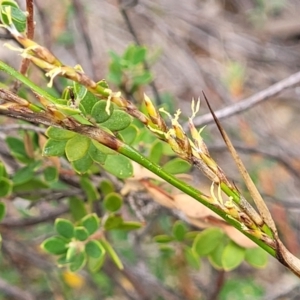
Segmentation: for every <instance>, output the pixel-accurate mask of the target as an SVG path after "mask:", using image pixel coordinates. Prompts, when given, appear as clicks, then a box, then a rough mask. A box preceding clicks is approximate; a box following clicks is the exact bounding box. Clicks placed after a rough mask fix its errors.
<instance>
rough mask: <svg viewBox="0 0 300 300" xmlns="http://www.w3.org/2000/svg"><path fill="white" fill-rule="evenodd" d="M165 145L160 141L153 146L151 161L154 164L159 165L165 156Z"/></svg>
mask: <svg viewBox="0 0 300 300" xmlns="http://www.w3.org/2000/svg"><path fill="white" fill-rule="evenodd" d="M163 147H164V146H163V143H162V142H161V141H159V140H157V141H156V142H154V143H153V144H152V146H151V150H150V155H149V160H151V161H152V162H154V163H155V164H159V162H160V159H161V157H162V155H163Z"/></svg>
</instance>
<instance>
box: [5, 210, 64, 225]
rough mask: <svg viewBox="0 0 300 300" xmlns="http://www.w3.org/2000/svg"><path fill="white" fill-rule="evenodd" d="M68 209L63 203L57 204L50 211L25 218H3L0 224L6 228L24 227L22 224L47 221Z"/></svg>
mask: <svg viewBox="0 0 300 300" xmlns="http://www.w3.org/2000/svg"><path fill="white" fill-rule="evenodd" d="M68 211H69V207H67V206H65V205H61V206H59V208H56V209H53V210H52V211H50V212H47V213H45V214H42V215H39V216H36V217H30V218H26V219H15V218H10V219H4V220H3V221H2V222H1V226H5V227H8V228H14V227H16V228H19V227H24V226H32V225H36V224H39V223H44V222H47V221H52V220H54V219H55V218H57V217H58V216H60V215H62V214H64V213H66V212H68Z"/></svg>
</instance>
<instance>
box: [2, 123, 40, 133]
mask: <svg viewBox="0 0 300 300" xmlns="http://www.w3.org/2000/svg"><path fill="white" fill-rule="evenodd" d="M10 130H31V131H34V132H36V133H45V132H46V128H42V127H38V126H34V125H29V124H9V125H0V132H2V131H10Z"/></svg>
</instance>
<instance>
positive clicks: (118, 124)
mask: <svg viewBox="0 0 300 300" xmlns="http://www.w3.org/2000/svg"><path fill="white" fill-rule="evenodd" d="M131 121H132V119H131V117H130V116H129V115H128V114H127V113H126V112H124V111H122V110H115V111H114V112H113V114H112V116H111V117H110V118H109V119H108V120H107V121H106V122H104V123H101V126H102V127H105V128H108V129H109V130H111V131H119V130H123V129H125V128H126V127H128V126H129V125H130V123H131Z"/></svg>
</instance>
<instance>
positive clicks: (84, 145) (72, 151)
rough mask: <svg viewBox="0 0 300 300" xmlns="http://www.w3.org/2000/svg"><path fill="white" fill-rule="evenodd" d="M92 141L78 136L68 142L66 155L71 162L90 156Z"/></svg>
mask: <svg viewBox="0 0 300 300" xmlns="http://www.w3.org/2000/svg"><path fill="white" fill-rule="evenodd" d="M90 142H91V140H90V139H89V138H87V137H85V136H83V135H80V134H76V135H75V136H74V137H73V138H72V139H70V140H68V141H67V144H66V148H65V151H66V155H67V158H68V160H69V161H75V160H78V159H80V158H82V157H84V156H85V155H88V150H89V147H90Z"/></svg>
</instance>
